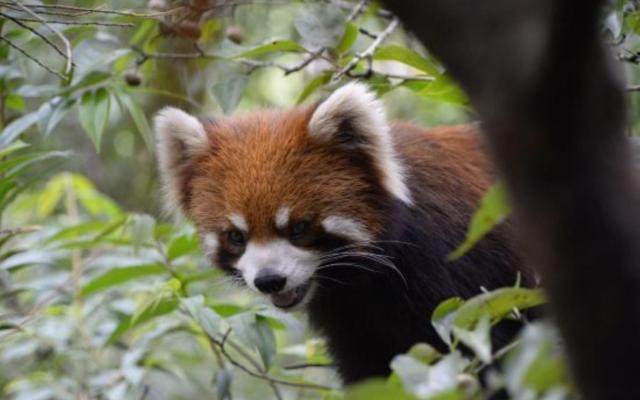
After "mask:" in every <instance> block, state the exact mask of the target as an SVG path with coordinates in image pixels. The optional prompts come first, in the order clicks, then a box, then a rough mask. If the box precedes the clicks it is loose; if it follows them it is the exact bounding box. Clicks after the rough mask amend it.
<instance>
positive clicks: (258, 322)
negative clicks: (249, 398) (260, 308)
mask: <svg viewBox="0 0 640 400" xmlns="http://www.w3.org/2000/svg"><path fill="white" fill-rule="evenodd" d="M227 322H229V324H230V325H231V327H232V328H233V333H234V334H235V335H236V336H237V337H238V339H240V341H241V342H242V343H244V344H245V345H248V346H251V347H253V348H255V349H257V350H258V353H259V354H260V358H261V359H262V362H263V364H264V366H265V367H266V368H267V369H269V367H270V366H271V363H272V361H273V356H274V355H275V351H276V339H275V336H274V334H273V330H272V329H271V326H270V325H269V323H268V322H267V320H266V318H264V317H261V316H259V315H256V314H253V313H242V314H238V315H234V316H233V317H231V318H229V319H228V320H227Z"/></svg>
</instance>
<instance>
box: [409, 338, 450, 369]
mask: <svg viewBox="0 0 640 400" xmlns="http://www.w3.org/2000/svg"><path fill="white" fill-rule="evenodd" d="M407 355H408V356H411V357H413V358H415V359H416V360H418V361H420V362H422V363H424V364H431V363H433V362H434V361H435V360H437V359H439V358H440V357H442V354H440V352H439V351H438V350H436V349H435V348H434V347H433V346H431V345H430V344H428V343H416V344H414V345H413V346H412V347H411V348H410V349H409V351H408V352H407Z"/></svg>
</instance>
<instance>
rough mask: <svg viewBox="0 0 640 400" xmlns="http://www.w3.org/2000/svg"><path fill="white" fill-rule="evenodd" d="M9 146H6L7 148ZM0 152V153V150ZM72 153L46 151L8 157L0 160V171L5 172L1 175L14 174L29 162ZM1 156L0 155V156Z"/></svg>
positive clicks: (29, 163) (67, 155) (66, 155)
mask: <svg viewBox="0 0 640 400" xmlns="http://www.w3.org/2000/svg"><path fill="white" fill-rule="evenodd" d="M8 149H10V147H7V149H5V150H8ZM0 153H2V152H1V151H0ZM71 154H72V153H71V152H69V151H47V152H34V153H26V154H23V155H19V156H16V157H12V158H9V159H7V160H4V161H0V173H4V174H7V175H5V176H4V177H3V179H6V178H8V177H9V175H14V174H15V173H16V172H20V171H22V170H24V169H25V168H26V167H28V166H29V165H31V164H34V163H37V162H40V161H44V160H47V159H51V158H58V157H60V158H64V157H69V156H70V155H71ZM0 157H1V156H0Z"/></svg>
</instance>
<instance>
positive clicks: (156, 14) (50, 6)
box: [0, 1, 186, 18]
mask: <svg viewBox="0 0 640 400" xmlns="http://www.w3.org/2000/svg"><path fill="white" fill-rule="evenodd" d="M12 4H14V3H9V2H5V1H0V5H3V6H6V5H12ZM21 6H23V7H27V8H30V9H38V10H39V9H45V10H46V9H57V10H68V11H78V12H81V14H79V15H84V14H89V13H95V14H112V15H121V16H125V17H139V18H155V17H160V16H163V15H168V14H173V13H175V12H177V11H180V10H183V9H185V8H186V7H185V6H179V7H176V8H172V9H170V10H166V11H159V12H154V13H137V12H130V11H118V10H107V9H102V8H90V7H79V6H68V5H61V4H21ZM38 12H40V11H38ZM57 15H64V14H57ZM77 15H78V14H75V15H74V14H69V15H67V16H70V17H73V16H77Z"/></svg>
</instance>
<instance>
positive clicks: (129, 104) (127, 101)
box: [117, 93, 153, 150]
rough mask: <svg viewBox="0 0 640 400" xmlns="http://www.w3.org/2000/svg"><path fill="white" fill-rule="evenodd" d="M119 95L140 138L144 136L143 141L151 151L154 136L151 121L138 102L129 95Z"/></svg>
mask: <svg viewBox="0 0 640 400" xmlns="http://www.w3.org/2000/svg"><path fill="white" fill-rule="evenodd" d="M117 95H118V100H119V101H120V102H121V103H122V105H123V106H124V108H125V109H126V110H127V111H128V112H129V115H131V119H133V123H134V124H135V126H136V128H137V129H138V132H140V136H142V140H143V141H144V143H145V145H146V146H147V149H149V150H151V149H152V148H153V134H152V133H151V127H150V126H149V121H148V120H147V116H146V115H145V113H144V110H143V109H142V107H140V105H139V104H138V103H137V102H135V101H133V100H132V99H131V97H129V95H128V94H126V93H118V94H117Z"/></svg>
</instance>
